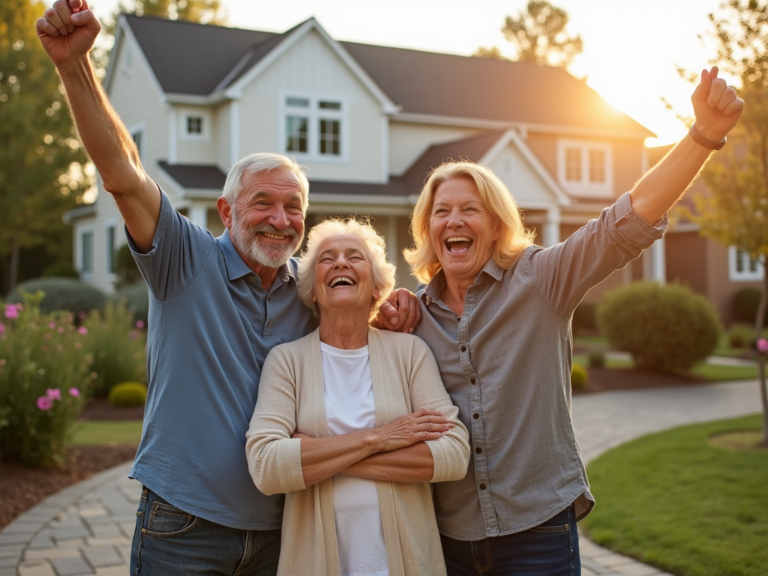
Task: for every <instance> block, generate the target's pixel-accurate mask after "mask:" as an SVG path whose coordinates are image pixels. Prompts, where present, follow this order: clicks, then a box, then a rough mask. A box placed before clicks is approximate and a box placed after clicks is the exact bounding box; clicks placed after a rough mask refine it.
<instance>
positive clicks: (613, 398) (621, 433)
mask: <svg viewBox="0 0 768 576" xmlns="http://www.w3.org/2000/svg"><path fill="white" fill-rule="evenodd" d="M758 392H759V389H758V385H757V383H756V382H755V381H748V382H738V383H730V384H708V385H702V386H692V387H685V388H660V389H645V390H630V391H623V392H604V393H600V394H583V395H579V396H576V397H575V398H574V399H573V419H574V423H575V426H576V434H577V437H578V439H579V443H580V445H581V449H582V453H583V455H584V459H585V460H586V461H587V462H589V461H590V460H592V459H594V458H595V457H596V456H598V455H600V454H601V453H602V452H604V451H605V450H607V449H609V448H611V447H613V446H617V445H619V444H623V443H624V442H627V441H628V440H631V439H633V438H636V437H638V436H642V435H644V434H647V433H649V432H655V431H658V430H664V429H666V428H671V427H674V426H678V425H681V424H688V423H693V422H706V421H709V420H719V419H724V418H730V417H734V416H740V415H743V414H750V413H755V412H759V411H760V400H759V394H758ZM129 470H130V465H129V464H123V465H120V466H118V467H116V468H113V469H112V470H108V471H106V472H102V473H101V474H98V475H97V476H94V477H93V478H90V479H88V480H86V481H84V482H80V483H79V484H76V485H74V486H70V487H69V488H66V489H64V490H62V491H61V492H59V493H58V494H56V495H54V496H52V497H50V498H48V499H47V500H45V501H44V502H42V503H40V504H39V505H37V506H36V507H34V508H33V509H31V510H29V511H28V512H26V513H25V514H23V515H22V516H20V517H19V518H17V519H16V520H15V521H14V522H12V523H11V524H10V525H8V526H7V527H6V528H5V530H3V531H2V532H0V576H80V575H85V574H88V575H92V574H96V575H98V576H126V575H127V574H128V555H129V550H130V544H131V538H132V537H133V529H134V526H135V519H136V508H137V506H138V501H139V492H140V490H139V485H138V483H137V482H134V481H132V480H129V479H128V478H127V474H128V471H129ZM581 556H582V565H583V574H584V576H595V575H601V576H662V575H664V574H665V573H663V572H660V571H658V570H656V569H655V568H653V567H651V566H646V565H645V564H641V563H639V562H636V561H634V560H632V559H631V558H628V557H626V556H622V555H620V554H616V553H614V552H611V551H610V550H606V549H604V548H600V547H599V546H596V545H595V544H593V543H592V542H589V541H588V540H587V539H586V538H582V539H581Z"/></svg>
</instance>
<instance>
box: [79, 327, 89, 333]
mask: <svg viewBox="0 0 768 576" xmlns="http://www.w3.org/2000/svg"><path fill="white" fill-rule="evenodd" d="M77 332H78V333H79V334H88V328H86V327H85V326H80V328H78V329H77Z"/></svg>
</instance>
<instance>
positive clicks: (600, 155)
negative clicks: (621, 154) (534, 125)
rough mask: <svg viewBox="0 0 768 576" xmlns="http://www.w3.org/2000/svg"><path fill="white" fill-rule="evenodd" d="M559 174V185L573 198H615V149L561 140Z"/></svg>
mask: <svg viewBox="0 0 768 576" xmlns="http://www.w3.org/2000/svg"><path fill="white" fill-rule="evenodd" d="M557 152H558V158H557V173H558V179H559V181H560V184H561V185H562V187H563V189H565V191H566V192H568V193H570V194H572V195H574V196H591V197H601V196H602V197H605V196H612V195H613V171H612V162H613V160H612V154H611V152H612V149H611V145H610V144H608V143H602V142H595V141H588V140H565V139H563V140H558V146H557Z"/></svg>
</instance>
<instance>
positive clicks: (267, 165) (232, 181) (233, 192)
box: [222, 152, 309, 213]
mask: <svg viewBox="0 0 768 576" xmlns="http://www.w3.org/2000/svg"><path fill="white" fill-rule="evenodd" d="M281 168H287V169H288V170H290V171H291V172H293V173H294V174H295V175H296V178H297V179H298V181H299V187H300V188H301V204H302V209H303V210H304V212H305V213H306V211H307V207H308V206H309V182H308V181H307V175H306V174H304V170H303V169H302V168H301V166H299V165H298V163H297V162H296V161H295V160H294V159H293V158H288V157H287V156H283V155H281V154H272V153H270V152H259V153H257V154H251V155H249V156H246V157H245V158H243V159H242V160H240V161H239V162H238V163H237V164H235V165H234V166H232V169H231V170H230V171H229V174H227V181H226V182H225V183H224V191H223V192H222V196H224V198H226V200H227V202H229V205H230V206H233V207H234V204H235V201H236V200H237V197H238V195H239V194H240V190H242V187H243V186H242V180H243V175H245V174H261V173H263V172H271V171H272V170H279V169H281Z"/></svg>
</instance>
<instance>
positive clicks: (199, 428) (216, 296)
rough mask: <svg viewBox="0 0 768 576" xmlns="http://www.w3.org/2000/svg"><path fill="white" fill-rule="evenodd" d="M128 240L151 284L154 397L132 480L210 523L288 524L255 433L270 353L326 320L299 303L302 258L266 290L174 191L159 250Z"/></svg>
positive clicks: (165, 208)
mask: <svg viewBox="0 0 768 576" xmlns="http://www.w3.org/2000/svg"><path fill="white" fill-rule="evenodd" d="M129 244H130V246H131V249H132V250H133V255H134V258H135V259H136V262H137V264H138V265H139V268H140V270H141V274H142V276H144V279H145V280H146V282H147V284H148V285H149V291H150V299H149V300H150V302H149V334H148V340H147V370H148V373H149V392H148V394H147V404H146V408H145V412H144V429H143V430H142V436H141V444H140V445H139V450H138V453H137V454H136V461H135V463H134V466H133V469H132V470H131V477H132V478H135V479H136V480H138V481H139V482H141V483H142V484H144V485H145V486H146V487H147V488H149V489H150V490H152V491H153V492H155V493H156V494H158V495H159V496H161V497H162V498H164V499H165V500H167V501H168V502H170V503H171V504H173V505H174V506H176V507H177V508H180V509H181V510H184V511H185V512H188V513H190V514H193V515H195V516H200V517H201V518H204V519H206V520H210V521H212V522H216V523H218V524H222V525H224V526H229V527H232V528H239V529H243V530H273V529H276V528H280V525H281V522H282V512H283V497H282V496H265V495H264V494H262V493H261V492H259V491H258V490H257V489H256V487H255V486H254V484H253V481H252V480H251V477H250V475H249V473H248V463H247V461H246V458H245V432H246V430H247V429H248V425H249V423H250V420H251V415H252V414H253V407H254V406H255V404H256V397H257V395H258V389H259V378H260V376H261V367H262V365H263V364H264V359H265V358H266V357H267V354H268V353H269V351H270V350H271V349H272V348H273V347H274V346H277V345H278V344H281V343H283V342H290V341H292V340H296V339H297V338H300V337H302V336H304V335H306V334H308V333H309V332H311V331H312V330H314V329H315V328H316V327H317V322H316V320H315V318H314V317H313V315H312V312H311V311H310V310H309V309H308V308H307V307H305V306H304V304H302V302H301V300H299V296H298V291H297V290H296V266H297V262H296V260H291V261H289V262H288V264H286V265H285V266H283V267H282V268H280V270H279V272H278V276H277V278H276V279H275V282H274V283H273V285H272V287H271V288H270V289H269V290H268V291H267V290H264V289H262V287H261V280H260V278H259V277H258V276H257V275H256V274H254V273H253V272H252V271H251V270H250V268H248V266H247V265H246V264H245V262H244V261H243V259H242V258H241V257H240V255H239V254H238V253H237V251H236V250H235V247H234V245H233V244H232V241H231V239H230V238H229V234H228V232H225V233H224V234H223V235H222V236H220V237H219V238H214V237H213V236H212V235H211V233H210V232H208V231H207V230H204V229H202V228H200V227H199V226H196V225H195V224H193V223H192V222H190V221H189V220H187V219H186V218H184V217H183V216H181V215H180V214H179V213H178V212H176V210H174V209H173V207H172V206H171V202H170V200H169V199H168V197H167V196H166V195H165V193H162V204H161V209H160V219H159V221H158V225H157V231H156V232H155V237H154V239H153V240H152V249H151V250H150V251H149V252H148V253H146V254H141V253H139V252H137V250H136V246H135V245H134V244H133V242H132V241H131V240H130V237H129Z"/></svg>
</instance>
